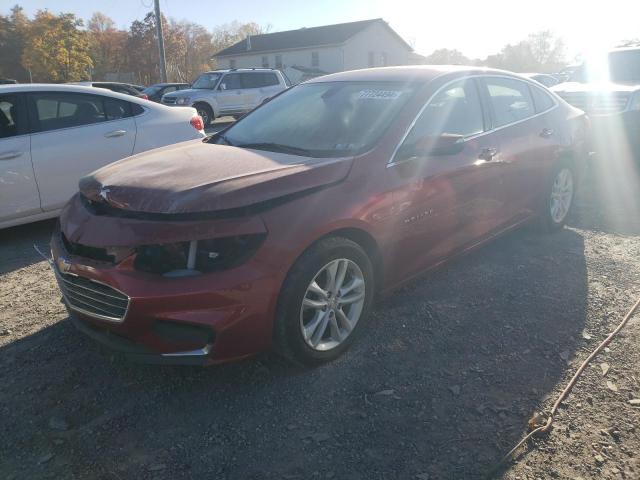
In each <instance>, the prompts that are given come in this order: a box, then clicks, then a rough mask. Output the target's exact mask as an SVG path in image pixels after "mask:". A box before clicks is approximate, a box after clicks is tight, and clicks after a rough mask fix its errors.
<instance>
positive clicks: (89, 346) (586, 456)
mask: <svg viewBox="0 0 640 480" xmlns="http://www.w3.org/2000/svg"><path fill="white" fill-rule="evenodd" d="M603 172H604V173H603ZM639 186H640V182H638V180H637V179H634V177H632V176H631V175H615V176H614V175H613V174H612V173H611V172H610V171H609V169H605V170H602V171H599V170H598V169H596V170H594V171H592V173H591V176H590V179H588V180H587V181H586V182H585V183H584V184H583V186H582V188H581V191H580V195H579V199H578V202H579V203H578V204H577V208H576V209H575V211H574V213H573V215H572V218H571V222H570V223H571V227H570V228H566V229H564V230H563V231H561V232H559V233H557V234H553V235H541V234H538V233H536V232H535V231H534V230H533V229H531V228H525V229H523V230H520V231H518V232H515V233H513V234H510V235H508V236H505V237H503V238H501V239H499V240H497V241H495V242H494V243H492V244H490V245H488V246H486V247H484V248H482V249H480V250H478V251H476V252H474V253H473V254H471V255H468V256H467V257H465V258H462V259H459V260H457V261H455V262H453V263H451V264H449V265H448V266H447V267H446V268H443V269H441V270H440V271H438V272H435V273H432V274H430V275H428V276H424V277H423V278H420V279H419V280H417V281H415V282H413V283H412V284H411V285H410V286H408V287H406V288H404V289H402V290H400V291H398V292H397V293H395V294H394V295H393V296H391V297H389V298H388V299H386V300H384V301H381V302H380V303H378V304H377V306H376V308H375V312H374V315H373V318H372V321H371V322H370V324H369V326H368V331H367V332H366V334H365V335H363V336H362V337H361V339H360V341H359V342H357V343H356V344H355V345H354V346H353V348H352V349H351V350H350V351H349V352H348V353H347V354H346V355H344V356H343V357H342V358H341V359H340V360H338V361H336V362H334V363H331V364H329V365H325V366H322V367H319V368H315V369H311V370H303V369H298V368H294V367H291V366H289V365H288V364H286V363H284V362H283V361H281V360H280V359H279V358H277V357H275V356H273V355H264V356H262V357H259V358H256V359H252V360H249V361H245V362H242V363H239V364H234V365H227V366H221V367H215V368H209V369H199V368H187V367H183V368H178V367H157V366H142V365H136V364H131V363H129V362H127V361H125V360H122V359H120V358H119V357H117V356H114V355H112V354H111V353H110V352H108V351H106V350H104V349H102V348H101V347H99V346H98V345H96V344H95V343H94V342H92V341H91V340H89V339H87V338H85V337H84V336H83V335H82V334H80V333H78V332H77V331H76V330H75V329H74V328H73V326H72V325H71V324H70V322H69V321H68V320H67V315H66V312H65V309H64V308H63V305H62V304H61V303H60V295H59V293H58V289H57V287H56V285H55V282H54V278H53V275H52V273H51V272H50V271H49V270H48V268H47V266H46V263H45V262H44V261H42V259H41V258H39V257H38V256H37V255H36V254H35V253H34V251H33V249H32V246H31V245H32V244H33V243H37V244H38V245H40V246H41V247H44V248H46V244H47V242H48V237H49V233H50V230H51V228H52V225H53V224H52V223H51V222H44V223H38V224H34V225H29V226H24V227H19V228H13V229H9V230H5V231H0V385H1V388H0V416H1V418H2V422H1V427H0V430H2V434H0V477H1V478H4V479H40V478H65V479H67V478H82V479H85V478H91V479H94V478H95V479H114V480H118V479H122V480H124V479H132V478H137V479H183V478H184V479H187V478H216V479H233V480H237V479H331V478H335V479H347V480H355V479H363V480H364V479H367V480H368V479H381V480H382V479H396V478H398V479H419V480H425V479H476V478H477V479H479V478H483V477H484V476H485V475H486V474H487V472H488V471H490V470H491V468H492V466H494V465H495V464H496V462H497V461H498V460H499V459H500V457H501V456H502V455H503V454H504V453H505V452H506V451H508V450H509V449H510V448H511V446H512V445H513V444H515V443H516V442H517V441H518V440H519V439H520V438H521V436H522V435H523V434H524V433H526V431H527V421H528V420H529V418H530V417H531V415H532V414H533V413H534V412H535V411H546V410H548V408H549V407H550V405H551V403H552V402H553V399H554V398H555V396H556V395H557V394H558V393H559V391H560V390H561V389H562V387H563V385H564V384H565V383H566V381H567V380H568V378H570V376H571V375H572V373H573V371H574V370H575V368H576V367H577V366H578V364H579V363H580V362H581V361H582V360H583V359H584V358H585V357H586V356H587V355H588V353H589V351H590V350H591V349H592V348H594V347H595V345H596V344H597V342H599V341H600V340H601V339H603V338H604V337H605V336H606V335H607V333H608V332H610V331H611V330H612V329H613V328H614V326H615V325H616V324H617V323H618V322H619V320H620V318H621V316H622V315H623V314H624V313H625V312H626V311H627V310H628V309H629V308H630V307H631V305H632V304H633V302H634V301H635V299H636V298H637V296H638V295H640V215H638V203H639V201H640V199H639V197H640V195H638V193H637V192H639V191H640V189H639V188H638V187H639ZM639 340H640V316H637V317H636V318H634V319H633V320H632V321H631V322H630V324H629V325H628V327H627V328H626V330H624V331H623V333H622V334H621V335H620V336H619V337H618V338H617V339H616V340H615V341H614V342H613V343H612V344H611V346H610V348H609V349H608V350H607V351H606V352H603V353H602V354H601V355H600V356H599V357H598V358H596V360H595V362H594V363H593V365H591V366H590V367H589V368H588V369H587V371H586V372H585V375H584V376H583V378H582V379H581V380H580V381H579V383H578V385H577V387H576V388H575V390H574V392H573V393H572V394H571V396H570V397H569V399H568V401H567V402H566V404H565V406H564V407H563V408H562V409H561V410H560V412H559V414H558V416H557V420H556V423H555V428H554V429H553V431H552V432H551V433H550V434H549V435H548V436H547V437H545V438H541V439H539V440H535V441H534V442H532V443H531V445H530V446H529V449H528V450H526V451H524V452H523V453H521V454H520V455H519V456H518V457H517V459H516V461H515V462H513V463H511V464H509V465H508V467H507V468H506V469H504V470H502V471H500V472H498V473H497V474H495V475H494V477H495V478H504V479H509V480H515V479H549V478H561V479H574V480H577V479H592V478H593V479H620V478H624V479H639V478H640V454H639V451H640V407H638V406H634V403H635V402H630V400H633V399H638V398H640V382H639V379H640V371H639V367H638V366H639V365H640V342H639Z"/></svg>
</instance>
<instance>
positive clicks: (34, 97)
mask: <svg viewBox="0 0 640 480" xmlns="http://www.w3.org/2000/svg"><path fill="white" fill-rule="evenodd" d="M27 107H28V111H29V120H30V124H31V127H32V130H33V133H32V136H31V155H32V160H33V168H34V171H35V175H36V180H37V182H38V187H39V189H40V200H41V206H42V209H43V210H45V211H47V210H56V209H58V208H61V207H62V206H63V205H64V204H65V203H66V202H67V201H68V200H69V198H70V197H71V196H72V195H73V194H74V193H75V192H76V191H77V190H78V180H80V178H81V177H83V176H85V175H87V174H89V173H91V172H93V171H94V170H96V169H98V168H100V167H102V166H104V165H107V164H109V163H111V162H115V161H116V160H120V159H121V158H124V157H127V156H129V155H131V154H132V152H133V147H134V144H135V138H136V125H135V121H134V120H133V118H131V104H130V103H129V102H126V101H123V100H120V99H115V98H111V97H107V96H103V95H93V94H85V93H71V92H55V91H53V92H40V93H30V94H29V95H28V97H27Z"/></svg>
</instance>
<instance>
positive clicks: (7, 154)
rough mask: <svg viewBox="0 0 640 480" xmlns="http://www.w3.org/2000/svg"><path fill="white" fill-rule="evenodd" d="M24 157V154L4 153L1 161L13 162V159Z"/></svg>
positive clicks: (1, 155)
mask: <svg viewBox="0 0 640 480" xmlns="http://www.w3.org/2000/svg"><path fill="white" fill-rule="evenodd" d="M20 155H22V152H4V153H0V160H11V159H12V158H18V157H19V156H20Z"/></svg>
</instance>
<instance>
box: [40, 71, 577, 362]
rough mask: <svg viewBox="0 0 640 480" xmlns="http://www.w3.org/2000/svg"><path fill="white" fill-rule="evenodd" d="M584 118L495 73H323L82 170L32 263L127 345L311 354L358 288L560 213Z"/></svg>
mask: <svg viewBox="0 0 640 480" xmlns="http://www.w3.org/2000/svg"><path fill="white" fill-rule="evenodd" d="M587 128H588V122H587V119H586V117H585V116H584V114H583V113H582V112H581V111H580V110H577V109H574V108H573V107H571V106H569V105H568V104H566V103H565V102H564V101H563V100H561V99H560V98H558V97H556V96H555V95H554V94H552V93H550V92H549V91H547V90H545V89H544V88H542V87H541V86H540V85H538V84H537V83H535V82H530V81H528V80H527V79H526V78H522V77H519V76H516V75H513V74H509V73H506V72H502V71H494V70H487V69H473V68H460V67H392V68H380V69H369V70H361V71H353V72H344V73H337V74H333V75H328V76H325V77H322V78H318V79H315V80H312V81H309V82H307V83H304V84H301V85H299V86H296V87H294V88H292V89H290V90H288V91H286V92H284V93H282V94H280V95H279V96H277V97H275V98H273V99H272V100H271V101H269V102H268V103H265V104H264V105H262V106H261V107H259V108H258V109H256V110H254V111H253V112H252V113H250V114H249V115H247V116H246V117H244V118H242V119H241V120H239V121H238V122H236V123H235V124H234V125H232V126H231V127H229V128H227V129H226V130H225V131H223V132H221V133H219V134H216V135H214V136H212V137H209V138H207V139H205V140H204V141H199V140H198V141H189V142H185V143H180V144H176V145H172V146H169V147H165V148H161V149H157V150H154V151H150V152H147V153H143V154H140V155H136V156H133V157H130V158H128V159H125V160H121V161H119V162H117V163H114V164H111V165H109V166H107V167H104V168H102V169H100V170H98V171H97V172H95V173H94V174H92V175H90V176H88V177H85V178H84V179H82V180H81V182H80V192H79V193H78V194H76V196H75V197H74V198H73V199H72V200H71V202H70V203H69V204H68V205H67V206H66V208H65V209H64V211H63V213H62V215H61V219H60V229H59V230H58V231H56V232H55V234H54V237H53V241H52V254H53V261H52V265H53V268H54V270H55V273H56V276H57V278H58V282H59V285H60V288H61V290H62V294H63V297H64V300H65V303H66V305H67V307H68V309H69V313H70V317H71V319H72V320H73V322H74V323H75V325H76V326H77V327H78V328H80V329H81V330H82V331H84V332H85V333H87V334H88V335H90V336H91V337H93V338H94V339H96V340H98V341H100V342H102V343H105V344H107V345H108V346H111V347H113V348H114V349H117V350H120V351H122V352H125V353H126V354H128V355H130V356H132V357H134V358H139V359H144V360H148V361H158V362H168V363H191V364H194V363H195V364H211V363H218V362H223V361H230V360H237V359H241V358H244V357H248V356H251V355H254V354H256V353H258V352H263V351H267V350H270V349H274V350H276V351H278V352H280V353H281V354H283V355H285V356H286V357H288V358H290V359H292V360H294V361H297V362H301V363H305V364H314V363H321V362H325V361H328V360H332V359H334V358H336V357H337V356H338V355H340V354H341V353H342V352H344V351H345V349H347V348H348V346H349V345H350V344H351V343H352V342H353V341H354V340H355V339H356V337H357V336H358V334H359V333H360V332H361V331H363V330H364V329H365V328H366V322H367V316H368V314H369V311H370V309H371V305H372V301H373V299H374V297H375V296H376V295H377V294H379V293H385V292H388V291H390V290H391V289H393V288H395V287H397V286H398V285H400V284H401V283H402V282H405V281H407V280H409V279H411V278H412V277H414V276H416V275H418V274H419V273H421V272H424V271H425V270H428V269H431V268H433V267H435V266H437V265H439V264H441V263H442V262H443V261H445V260H447V259H449V258H451V257H453V256H455V255H458V254H460V253H463V252H465V251H467V250H469V249H470V248H472V247H475V246H477V245H479V244H482V243H483V242H486V241H488V240H490V239H492V238H494V237H495V236H496V235H499V234H501V233H503V232H505V231H507V230H510V229H513V228H515V227H517V226H519V225H521V224H523V223H525V222H528V221H530V220H532V219H537V220H539V222H540V223H541V224H542V225H544V227H545V228H546V229H548V230H554V229H558V228H560V227H562V226H563V225H564V223H565V221H566V218H567V214H568V213H569V210H570V208H571V204H572V200H573V194H574V190H575V185H576V181H577V179H578V177H579V175H580V171H581V169H582V164H583V160H584V157H585V154H586V150H585V148H586V147H585V138H586V133H587V132H586V129H587Z"/></svg>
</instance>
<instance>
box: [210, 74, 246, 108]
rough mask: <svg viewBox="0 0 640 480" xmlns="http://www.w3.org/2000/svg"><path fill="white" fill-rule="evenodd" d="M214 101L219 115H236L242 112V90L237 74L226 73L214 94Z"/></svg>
mask: <svg viewBox="0 0 640 480" xmlns="http://www.w3.org/2000/svg"><path fill="white" fill-rule="evenodd" d="M216 101H217V103H218V106H219V108H220V114H223V115H224V114H227V113H237V112H241V111H242V110H243V108H244V105H245V101H244V90H243V87H242V80H241V78H240V74H239V73H227V74H226V75H225V76H224V77H222V80H221V81H220V85H219V86H218V91H217V92H216ZM216 114H217V112H216Z"/></svg>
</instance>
